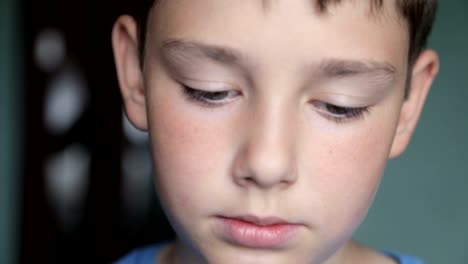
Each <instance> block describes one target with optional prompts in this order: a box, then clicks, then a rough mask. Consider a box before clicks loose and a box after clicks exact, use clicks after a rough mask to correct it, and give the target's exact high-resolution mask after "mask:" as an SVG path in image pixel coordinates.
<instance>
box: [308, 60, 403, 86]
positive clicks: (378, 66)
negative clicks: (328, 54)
mask: <svg viewBox="0 0 468 264" xmlns="http://www.w3.org/2000/svg"><path fill="white" fill-rule="evenodd" d="M311 68H313V70H314V71H317V72H318V73H319V76H325V77H327V78H332V79H335V78H337V79H342V78H351V77H372V79H374V80H376V81H380V82H386V83H392V82H394V81H395V78H396V72H397V70H396V68H395V66H393V65H392V64H390V63H387V62H380V61H375V60H348V59H325V60H323V61H321V62H320V63H319V64H318V66H316V65H312V66H311Z"/></svg>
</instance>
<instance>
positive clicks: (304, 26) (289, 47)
mask: <svg viewBox="0 0 468 264" xmlns="http://www.w3.org/2000/svg"><path fill="white" fill-rule="evenodd" d="M325 2H329V3H328V6H326V7H327V8H326V10H323V9H320V5H321V4H320V3H325ZM374 2H375V1H372V0H369V1H352V0H343V1H340V3H337V1H336V0H335V1H317V0H312V1H311V0H257V1H252V0H238V1H219V0H166V1H162V2H159V3H158V5H157V8H155V9H154V10H153V12H152V14H151V15H150V18H149V31H148V33H149V34H148V37H149V41H153V42H154V43H153V45H150V47H151V46H153V47H158V46H159V45H162V44H163V43H164V41H165V40H167V39H184V40H189V41H192V40H193V41H197V42H201V43H207V44H213V45H218V46H228V47H232V48H233V49H235V50H240V51H243V54H247V55H249V54H250V55H251V56H252V57H259V58H260V57H262V58H264V60H263V62H265V63H268V59H271V58H272V57H275V58H276V59H277V61H276V62H278V61H282V62H284V63H285V65H286V64H287V62H290V61H292V60H295V61H297V60H301V59H303V58H310V57H316V58H319V59H320V57H323V56H328V57H339V58H345V59H364V60H376V61H379V60H381V61H385V62H390V63H391V64H393V65H395V66H396V68H399V66H404V65H405V64H406V61H407V56H406V55H407V50H408V45H409V41H408V34H407V32H406V25H405V23H403V21H402V19H401V18H400V16H399V15H398V12H397V10H396V3H395V1H385V2H382V5H381V6H379V7H378V9H376V7H375V5H374V4H372V3H374ZM273 55H274V56H273ZM270 62H273V61H270Z"/></svg>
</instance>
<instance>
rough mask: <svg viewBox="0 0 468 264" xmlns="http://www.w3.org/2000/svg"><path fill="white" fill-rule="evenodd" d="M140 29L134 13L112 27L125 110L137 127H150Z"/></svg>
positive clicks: (122, 18)
mask: <svg viewBox="0 0 468 264" xmlns="http://www.w3.org/2000/svg"><path fill="white" fill-rule="evenodd" d="M137 32H138V31H137V24H136V22H135V20H134V19H133V18H132V17H130V16H127V15H125V16H121V17H119V18H118V19H117V21H116V22H115V24H114V27H113V29H112V48H113V51H114V59H115V66H116V68H117V76H118V80H119V85H120V92H121V93H122V98H123V102H124V106H125V113H126V114H127V117H128V119H129V121H130V122H131V123H132V124H133V125H134V126H135V127H136V128H138V129H140V130H147V128H148V125H147V119H146V101H145V89H144V83H143V77H142V69H141V66H140V58H139V52H138V33H137Z"/></svg>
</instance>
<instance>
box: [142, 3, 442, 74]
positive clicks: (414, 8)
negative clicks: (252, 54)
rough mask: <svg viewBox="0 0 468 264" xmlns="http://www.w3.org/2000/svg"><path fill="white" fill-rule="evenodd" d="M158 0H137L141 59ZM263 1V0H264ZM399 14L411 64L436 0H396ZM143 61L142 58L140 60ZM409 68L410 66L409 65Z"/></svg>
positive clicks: (421, 44)
mask: <svg viewBox="0 0 468 264" xmlns="http://www.w3.org/2000/svg"><path fill="white" fill-rule="evenodd" d="M157 1H158V0H139V3H138V4H139V6H138V10H137V11H136V15H135V16H136V19H137V22H138V25H139V45H140V56H141V59H143V52H144V42H145V36H146V26H147V19H148V13H149V10H150V9H151V7H153V5H155V3H156V2H157ZM264 1H265V0H264ZM316 1H317V2H316V4H317V6H318V8H319V10H320V11H326V9H327V7H328V6H329V5H330V4H339V3H341V2H342V1H343V0H316ZM370 1H371V4H372V6H373V7H376V8H380V7H381V6H382V5H383V1H384V0H370ZM396 4H397V7H398V8H397V9H398V10H399V12H400V15H401V16H402V17H403V18H404V19H406V21H407V23H408V27H409V36H410V46H409V54H408V63H409V64H410V66H412V65H413V63H414V61H415V60H416V58H417V57H418V56H419V54H420V52H421V51H422V50H423V49H424V48H425V47H426V44H427V38H428V36H429V33H430V31H431V28H432V24H433V22H434V19H435V14H436V10H437V0H396ZM141 61H143V60H141ZM410 68H411V67H410Z"/></svg>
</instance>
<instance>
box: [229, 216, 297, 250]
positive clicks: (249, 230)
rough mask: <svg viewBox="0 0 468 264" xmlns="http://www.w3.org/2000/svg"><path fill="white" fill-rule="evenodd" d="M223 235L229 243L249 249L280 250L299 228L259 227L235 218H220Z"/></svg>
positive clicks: (281, 226)
mask: <svg viewBox="0 0 468 264" xmlns="http://www.w3.org/2000/svg"><path fill="white" fill-rule="evenodd" d="M221 220H222V222H223V226H224V234H225V235H226V236H227V239H228V240H229V242H231V243H234V244H237V245H239V246H243V247H249V248H282V247H285V246H286V245H287V243H288V242H289V241H291V240H292V239H293V237H294V235H295V234H296V233H297V230H298V228H299V226H298V225H293V224H287V223H285V224H274V225H266V226H260V225H256V224H254V223H251V222H246V221H243V220H240V219H236V218H222V219H221Z"/></svg>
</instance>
